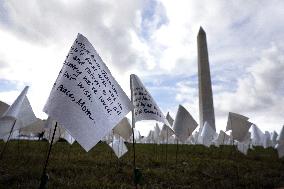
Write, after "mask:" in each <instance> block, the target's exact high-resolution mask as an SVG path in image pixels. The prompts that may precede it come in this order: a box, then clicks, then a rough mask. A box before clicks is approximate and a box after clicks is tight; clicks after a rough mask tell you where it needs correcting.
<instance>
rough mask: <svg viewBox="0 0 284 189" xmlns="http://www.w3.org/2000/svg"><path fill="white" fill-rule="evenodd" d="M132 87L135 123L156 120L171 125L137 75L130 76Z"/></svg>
mask: <svg viewBox="0 0 284 189" xmlns="http://www.w3.org/2000/svg"><path fill="white" fill-rule="evenodd" d="M130 85H131V86H130V88H131V93H132V94H131V96H132V100H133V105H134V119H135V122H137V121H141V120H156V121H159V122H162V123H165V124H166V125H169V123H168V121H167V119H166V118H165V116H164V114H163V113H162V111H161V110H160V108H159V106H158V105H157V103H156V102H155V101H154V99H153V97H152V96H151V94H150V93H149V92H148V90H147V89H146V88H145V87H144V85H143V84H142V82H141V81H140V79H139V78H138V76H136V75H135V74H131V76H130Z"/></svg>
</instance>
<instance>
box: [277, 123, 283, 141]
mask: <svg viewBox="0 0 284 189" xmlns="http://www.w3.org/2000/svg"><path fill="white" fill-rule="evenodd" d="M277 140H278V141H284V125H283V127H282V129H281V131H280V134H279V136H278V138H277Z"/></svg>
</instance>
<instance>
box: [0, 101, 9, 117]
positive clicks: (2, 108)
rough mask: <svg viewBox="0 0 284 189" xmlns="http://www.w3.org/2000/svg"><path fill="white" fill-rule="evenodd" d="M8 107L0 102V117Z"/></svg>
mask: <svg viewBox="0 0 284 189" xmlns="http://www.w3.org/2000/svg"><path fill="white" fill-rule="evenodd" d="M8 108H9V105H8V104H6V103H5V102H2V101H0V117H2V115H3V114H4V113H5V112H6V111H7V110H8Z"/></svg>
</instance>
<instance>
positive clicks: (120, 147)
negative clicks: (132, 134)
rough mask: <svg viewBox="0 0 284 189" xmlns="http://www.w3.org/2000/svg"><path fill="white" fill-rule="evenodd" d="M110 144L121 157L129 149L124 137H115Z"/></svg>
mask: <svg viewBox="0 0 284 189" xmlns="http://www.w3.org/2000/svg"><path fill="white" fill-rule="evenodd" d="M109 146H110V147H111V148H112V150H113V151H114V153H115V155H116V156H117V157H118V158H120V157H121V156H123V155H124V154H126V152H127V151H128V149H127V147H126V145H125V144H124V140H123V138H122V137H118V139H116V138H115V139H114V140H113V141H112V142H111V143H110V144H109Z"/></svg>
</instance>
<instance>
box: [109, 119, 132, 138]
mask: <svg viewBox="0 0 284 189" xmlns="http://www.w3.org/2000/svg"><path fill="white" fill-rule="evenodd" d="M113 133H114V134H117V135H119V136H121V137H122V138H124V140H128V139H129V138H130V137H131V135H132V130H131V125H130V123H129V121H128V119H127V118H126V117H125V118H123V119H122V120H121V121H120V122H119V123H118V124H117V125H116V126H115V127H114V128H113Z"/></svg>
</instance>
